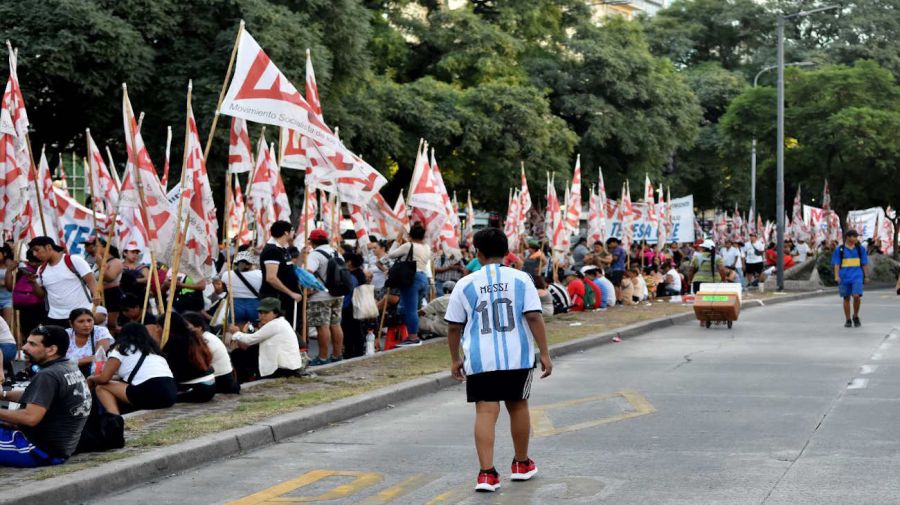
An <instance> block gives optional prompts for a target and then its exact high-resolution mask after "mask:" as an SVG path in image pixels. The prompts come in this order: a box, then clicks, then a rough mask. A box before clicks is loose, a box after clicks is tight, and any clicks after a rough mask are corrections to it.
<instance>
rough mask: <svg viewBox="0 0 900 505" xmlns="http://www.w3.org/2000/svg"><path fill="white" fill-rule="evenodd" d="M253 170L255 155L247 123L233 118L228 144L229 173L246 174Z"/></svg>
mask: <svg viewBox="0 0 900 505" xmlns="http://www.w3.org/2000/svg"><path fill="white" fill-rule="evenodd" d="M251 170H253V154H252V148H251V147H250V132H249V131H248V130H247V121H245V120H243V119H241V118H238V117H233V118H231V134H230V135H229V142H228V171H229V172H231V173H232V174H245V173H247V172H249V171H251Z"/></svg>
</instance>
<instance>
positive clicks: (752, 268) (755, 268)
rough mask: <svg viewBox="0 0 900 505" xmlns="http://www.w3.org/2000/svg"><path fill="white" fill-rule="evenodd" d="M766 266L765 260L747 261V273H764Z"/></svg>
mask: <svg viewBox="0 0 900 505" xmlns="http://www.w3.org/2000/svg"><path fill="white" fill-rule="evenodd" d="M764 266H765V262H763V261H760V262H759V263H747V268H746V269H745V271H746V273H747V275H759V274H761V273H763V267H764Z"/></svg>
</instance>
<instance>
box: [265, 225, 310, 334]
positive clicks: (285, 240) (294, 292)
mask: <svg viewBox="0 0 900 505" xmlns="http://www.w3.org/2000/svg"><path fill="white" fill-rule="evenodd" d="M269 236H270V237H271V239H270V240H269V243H268V244H266V246H265V247H264V248H263V250H262V252H261V253H260V255H259V262H260V264H261V265H262V269H263V279H262V285H261V286H260V289H259V297H260V299H262V298H267V297H274V298H278V299H279V300H281V307H282V308H283V309H284V312H283V315H284V318H285V320H287V321H288V322H289V323H291V324H293V322H294V310H295V309H296V305H297V303H298V302H300V301H301V300H303V295H302V294H301V292H302V291H301V290H300V283H299V282H298V281H297V275H296V274H295V273H294V266H293V264H292V263H291V255H290V253H289V252H288V247H290V246H291V242H293V240H294V231H293V228H292V227H291V223H288V222H287V221H275V222H274V223H272V226H271V228H269ZM296 329H297V328H296V327H295V328H294V330H295V331H296ZM298 338H300V337H298ZM300 347H306V345H305V343H304V342H300Z"/></svg>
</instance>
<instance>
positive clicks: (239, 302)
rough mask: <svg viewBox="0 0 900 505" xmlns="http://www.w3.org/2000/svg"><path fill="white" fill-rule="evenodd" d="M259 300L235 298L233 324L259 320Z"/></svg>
mask: <svg viewBox="0 0 900 505" xmlns="http://www.w3.org/2000/svg"><path fill="white" fill-rule="evenodd" d="M258 308H259V300H257V299H256V298H235V299H234V322H235V324H241V323H246V322H250V321H256V320H257V319H259V313H258V312H257V309H258Z"/></svg>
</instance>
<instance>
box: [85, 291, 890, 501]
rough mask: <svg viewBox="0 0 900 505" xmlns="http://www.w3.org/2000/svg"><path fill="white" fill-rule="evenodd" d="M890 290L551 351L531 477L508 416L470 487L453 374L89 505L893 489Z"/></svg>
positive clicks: (466, 427) (811, 497)
mask: <svg viewBox="0 0 900 505" xmlns="http://www.w3.org/2000/svg"><path fill="white" fill-rule="evenodd" d="M898 301H900V300H898V299H897V296H896V295H894V294H892V293H888V292H873V293H870V294H868V295H867V296H866V297H865V300H864V306H863V314H862V316H863V324H864V325H863V327H862V328H859V329H845V328H843V326H842V325H843V317H842V315H841V314H840V312H839V311H840V306H839V300H838V299H837V297H834V298H832V297H828V298H818V299H812V300H809V301H804V302H796V303H790V304H784V305H777V306H773V307H770V308H764V309H762V310H758V309H755V310H753V311H748V312H746V313H745V314H744V316H743V317H742V318H741V320H740V321H738V322H737V323H736V324H735V326H734V329H733V330H728V329H725V328H724V327H720V328H716V327H714V328H712V329H710V330H706V329H701V328H699V327H698V325H697V324H696V323H691V324H683V325H679V326H675V327H670V328H666V329H663V330H659V331H654V332H651V333H648V334H646V335H644V336H641V337H637V338H634V339H630V340H626V341H625V342H622V343H620V344H613V345H606V346H603V347H599V348H596V349H594V350H591V351H588V352H584V353H580V354H577V355H574V356H570V357H566V358H562V359H559V360H557V362H556V364H555V365H556V368H555V371H554V374H553V376H552V377H551V378H549V379H546V380H543V381H536V383H535V384H534V386H533V392H532V402H531V403H532V416H533V419H534V423H533V430H534V432H535V437H534V438H533V440H532V451H531V455H532V457H533V458H534V459H535V460H536V461H537V463H538V467H539V469H540V474H539V475H538V476H537V477H536V478H535V479H533V480H532V481H530V482H527V483H512V482H510V481H509V480H508V472H509V461H510V460H511V458H512V449H511V443H510V440H509V436H508V423H507V419H506V417H505V414H504V415H502V416H501V421H500V424H499V426H498V443H497V450H496V453H497V461H496V464H497V468H498V469H499V470H500V472H501V476H504V475H505V477H503V482H502V485H503V487H502V489H501V492H499V493H495V494H488V495H485V494H475V493H474V492H473V491H472V487H473V486H474V480H475V476H476V473H477V469H478V464H477V460H476V458H475V452H474V448H473V443H472V435H471V432H472V421H473V418H474V409H473V407H472V406H470V405H468V404H466V403H465V394H464V391H463V388H461V387H455V388H451V389H448V390H445V391H443V392H440V393H438V394H435V395H433V396H431V397H428V398H423V399H420V400H417V401H414V402H410V403H405V404H401V405H398V406H396V407H395V408H393V409H388V410H385V411H381V412H377V413H373V414H371V415H368V416H365V417H362V418H359V419H355V420H353V421H352V422H347V423H343V424H340V425H336V426H333V427H331V428H328V429H325V430H321V431H318V432H314V433H309V434H306V435H304V436H301V437H298V438H296V439H292V440H290V441H288V442H285V443H281V444H278V445H276V446H272V447H269V448H266V449H262V450H259V451H256V452H252V453H249V454H247V455H244V456H241V457H238V458H234V459H229V460H226V461H221V462H218V463H215V464H211V465H208V466H206V467H203V468H199V469H197V470H195V471H192V472H189V473H186V474H183V475H178V476H173V477H171V478H168V479H165V480H162V481H159V482H153V483H148V484H146V485H143V486H141V487H139V488H136V489H133V490H131V491H128V492H125V493H122V494H119V495H115V496H110V497H107V498H106V499H103V500H100V501H97V502H96V503H102V504H105V505H112V504H129V505H133V504H145V503H146V504H158V503H181V504H204V505H205V504H212V503H236V504H250V503H270V504H271V503H298V502H303V503H306V502H321V503H329V504H351V503H353V504H377V503H391V504H399V503H416V504H419V503H433V504H437V503H440V504H457V503H459V504H482V503H491V504H493V503H516V504H521V503H532V504H548V503H561V504H570V503H571V504H576V503H583V504H588V503H590V504H593V503H614V504H620V505H625V504H641V505H645V504H691V505H700V504H713V503H715V504H720V503H722V504H725V503H727V504H763V503H764V504H773V505H774V504H785V505H787V504H791V505H799V504H817V505H822V504H849V503H853V504H879V503H884V504H896V503H900V479H898V478H897V476H898V475H900V458H898V454H900V422H897V419H898V418H900V400H898V396H900V337H898V335H900V330H898V331H897V332H896V333H894V332H893V328H894V326H895V325H897V326H900V324H898V318H897V304H898ZM626 310H627V309H626ZM598 317H602V315H598Z"/></svg>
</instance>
